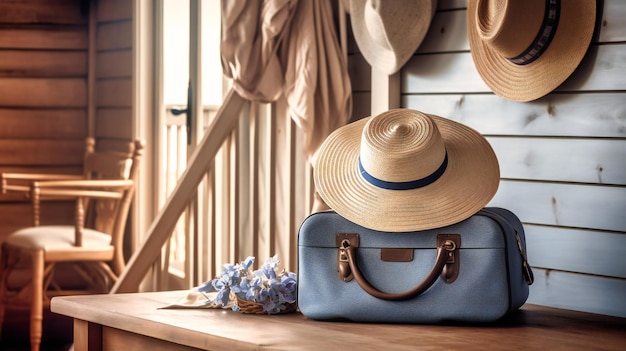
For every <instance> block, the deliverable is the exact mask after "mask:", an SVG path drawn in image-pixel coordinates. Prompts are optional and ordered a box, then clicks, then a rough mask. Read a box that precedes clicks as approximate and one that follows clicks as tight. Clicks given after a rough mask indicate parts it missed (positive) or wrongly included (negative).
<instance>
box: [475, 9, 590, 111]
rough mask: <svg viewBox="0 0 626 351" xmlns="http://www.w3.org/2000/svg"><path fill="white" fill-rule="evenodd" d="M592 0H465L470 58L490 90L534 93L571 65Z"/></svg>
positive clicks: (515, 97) (583, 45) (519, 95)
mask: <svg viewBox="0 0 626 351" xmlns="http://www.w3.org/2000/svg"><path fill="white" fill-rule="evenodd" d="M595 20H596V0H564V1H561V0H519V1H518V0H468V3H467V32H468V37H469V44H470V50H471V52H472V57H473V59H474V64H475V65H476V68H477V70H478V73H479V74H480V76H481V77H482V79H483V80H484V82H485V83H486V84H487V85H488V86H489V88H491V90H493V92H494V93H495V94H497V95H499V96H501V97H503V98H505V99H508V100H512V101H531V100H535V99H538V98H540V97H542V96H544V95H546V94H548V93H549V92H551V91H552V90H554V89H555V88H556V87H558V86H559V85H561V83H563V82H564V81H565V80H566V79H567V78H568V77H569V76H570V75H571V74H572V72H574V70H576V67H578V65H579V64H580V61H581V60H582V59H583V57H584V56H585V53H586V51H587V48H588V47H589V43H590V42H591V38H592V36H593V31H594V26H595Z"/></svg>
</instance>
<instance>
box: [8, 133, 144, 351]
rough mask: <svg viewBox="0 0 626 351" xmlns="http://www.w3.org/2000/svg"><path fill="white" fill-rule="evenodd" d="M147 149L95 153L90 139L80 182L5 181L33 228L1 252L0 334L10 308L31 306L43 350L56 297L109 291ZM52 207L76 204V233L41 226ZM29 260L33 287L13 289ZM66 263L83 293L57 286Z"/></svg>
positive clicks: (119, 266)
mask: <svg viewBox="0 0 626 351" xmlns="http://www.w3.org/2000/svg"><path fill="white" fill-rule="evenodd" d="M143 147H144V145H143V143H142V142H140V141H135V142H134V143H133V144H132V147H131V149H132V150H130V152H95V151H94V150H95V142H94V139H93V138H87V141H86V151H85V159H84V166H83V167H84V175H82V176H80V175H73V176H68V175H46V174H16V173H13V174H10V173H4V174H0V187H1V189H2V192H3V193H5V192H7V191H18V192H23V193H24V194H26V195H27V196H28V197H29V198H30V200H31V201H32V206H33V215H34V223H33V226H32V227H28V228H23V229H19V230H17V231H16V232H14V233H12V234H10V235H9V237H7V239H6V240H5V241H4V243H3V244H2V253H1V255H2V256H1V260H0V330H1V328H2V322H3V320H4V314H5V309H6V306H7V305H8V304H23V305H27V306H28V305H30V343H31V349H32V350H38V349H39V346H40V343H41V336H42V320H43V311H44V307H46V308H49V302H50V298H51V297H52V296H58V295H67V294H76V293H98V292H101V293H102V292H108V291H109V289H110V287H111V286H112V285H113V284H114V283H115V281H116V280H117V277H118V276H119V274H120V273H121V272H122V270H123V268H124V257H123V241H124V240H123V238H124V231H125V226H126V219H127V216H128V212H129V208H130V204H131V202H132V198H133V193H134V189H135V182H136V181H137V174H138V170H139V162H140V159H141V157H142V154H143ZM49 199H56V200H59V199H73V200H75V202H76V213H75V223H74V225H40V219H39V215H40V210H41V209H40V202H41V201H44V200H49ZM25 260H30V262H31V265H32V275H31V278H30V279H31V280H30V284H26V285H25V286H15V284H14V282H12V281H11V279H10V277H11V275H12V273H14V272H15V270H16V267H17V266H18V263H19V262H20V261H22V262H24V261H25ZM25 262H28V261H25ZM61 262H70V263H71V264H70V267H72V268H74V269H75V270H76V272H77V273H78V277H81V278H83V279H84V280H85V283H84V284H83V285H84V286H85V287H86V289H85V290H84V291H76V290H70V291H67V290H64V287H63V286H60V285H59V284H58V283H57V282H55V277H54V268H55V265H56V264H57V263H61ZM14 280H15V279H14Z"/></svg>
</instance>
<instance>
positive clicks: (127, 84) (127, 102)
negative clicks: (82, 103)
mask: <svg viewBox="0 0 626 351" xmlns="http://www.w3.org/2000/svg"><path fill="white" fill-rule="evenodd" d="M132 97H133V94H132V81H131V80H130V79H124V78H122V79H106V80H99V81H97V82H96V105H97V106H98V107H131V105H132Z"/></svg>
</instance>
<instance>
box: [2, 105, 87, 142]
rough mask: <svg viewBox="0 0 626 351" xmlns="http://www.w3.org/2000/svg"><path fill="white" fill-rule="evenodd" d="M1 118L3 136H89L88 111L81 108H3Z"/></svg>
mask: <svg viewBox="0 0 626 351" xmlns="http://www.w3.org/2000/svg"><path fill="white" fill-rule="evenodd" d="M0 120H1V122H0V124H1V125H2V128H0V139H81V140H83V139H84V138H85V137H86V136H87V116H86V111H85V110H84V109H81V108H77V109H8V108H0ZM33 126H37V127H36V128H34V127H33Z"/></svg>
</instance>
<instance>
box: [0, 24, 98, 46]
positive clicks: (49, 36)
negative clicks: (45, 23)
mask: <svg viewBox="0 0 626 351" xmlns="http://www.w3.org/2000/svg"><path fill="white" fill-rule="evenodd" d="M88 42H89V41H88V38H87V31H86V30H85V28H83V27H61V28H56V27H55V28H49V27H48V28H39V29H36V28H29V27H26V28H24V27H19V28H1V27H0V49H50V50H57V49H59V50H60V49H76V50H85V49H87V43H88Z"/></svg>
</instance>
